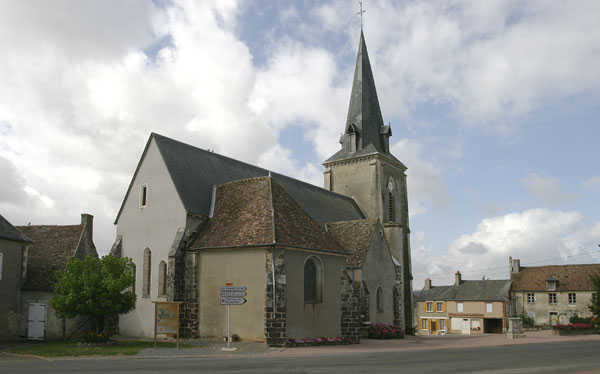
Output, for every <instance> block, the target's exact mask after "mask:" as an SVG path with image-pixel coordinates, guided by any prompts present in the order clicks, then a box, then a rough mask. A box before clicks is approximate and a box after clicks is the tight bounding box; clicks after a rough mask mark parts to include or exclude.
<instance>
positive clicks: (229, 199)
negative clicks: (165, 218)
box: [191, 177, 347, 254]
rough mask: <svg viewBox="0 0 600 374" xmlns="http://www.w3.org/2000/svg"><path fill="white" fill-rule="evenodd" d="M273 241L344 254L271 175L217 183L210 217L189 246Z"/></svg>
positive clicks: (206, 246) (224, 245) (233, 245)
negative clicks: (212, 212)
mask: <svg viewBox="0 0 600 374" xmlns="http://www.w3.org/2000/svg"><path fill="white" fill-rule="evenodd" d="M273 244H276V245H281V246H292V247H299V248H305V249H313V250H320V251H327V252H337V253H343V254H347V252H346V251H345V250H344V249H343V248H342V247H341V246H340V245H339V244H338V243H337V242H336V241H335V240H334V239H333V238H332V237H331V235H329V234H328V233H327V232H325V230H324V229H323V228H322V226H320V225H318V224H317V222H315V221H314V220H313V219H312V218H311V217H310V216H309V215H308V214H307V213H306V212H305V211H304V210H303V209H302V207H300V205H299V204H298V203H296V201H295V200H294V199H292V197H291V196H290V195H289V194H288V193H287V192H286V190H285V189H284V188H283V187H282V186H280V185H279V183H277V181H276V180H275V179H274V178H271V177H258V178H252V179H245V180H240V181H235V182H229V183H225V184H222V185H219V186H217V188H216V193H215V207H214V214H213V217H212V218H210V219H209V220H208V221H207V223H206V224H205V225H204V226H203V227H202V229H201V230H200V233H199V234H198V237H197V238H196V239H195V240H194V242H193V243H192V245H191V248H215V247H216V248H218V247H240V246H241V247H244V246H250V245H252V246H254V245H273Z"/></svg>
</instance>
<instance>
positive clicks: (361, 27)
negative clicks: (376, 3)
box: [356, 1, 366, 31]
mask: <svg viewBox="0 0 600 374" xmlns="http://www.w3.org/2000/svg"><path fill="white" fill-rule="evenodd" d="M358 4H359V5H360V11H359V12H358V13H356V14H359V15H360V30H361V31H362V29H363V22H362V15H363V13H364V12H366V10H363V7H362V1H359V2H358Z"/></svg>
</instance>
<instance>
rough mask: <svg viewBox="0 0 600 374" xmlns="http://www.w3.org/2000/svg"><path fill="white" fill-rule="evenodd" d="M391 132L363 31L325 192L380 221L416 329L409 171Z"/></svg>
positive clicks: (406, 322)
mask: <svg viewBox="0 0 600 374" xmlns="http://www.w3.org/2000/svg"><path fill="white" fill-rule="evenodd" d="M390 136H392V129H391V127H390V126H389V125H384V122H383V118H382V116H381V109H380V107H379V100H378V99H377V91H376V89H375V80H374V79H373V72H372V71H371V63H370V61H369V55H368V53H367V46H366V44H365V39H364V35H363V32H362V30H361V32H360V41H359V45H358V55H357V57H356V67H355V70H354V81H353V83H352V92H351V94H350V105H349V107H348V116H347V118H346V123H345V125H344V132H343V133H342V135H341V137H340V140H339V142H340V143H341V149H340V150H339V151H338V152H337V153H336V154H334V155H333V156H331V157H330V158H329V159H327V160H326V161H325V162H324V163H323V166H324V167H325V172H324V177H325V188H326V189H328V190H330V191H334V192H337V193H339V194H342V195H346V196H350V197H352V198H354V200H356V202H357V203H358V205H359V206H360V207H361V209H362V210H363V212H364V213H365V214H366V215H367V216H368V217H369V218H379V220H380V221H381V223H382V224H383V226H384V231H385V236H386V239H387V242H388V245H389V247H390V249H391V251H392V254H393V256H394V258H395V260H396V261H397V262H398V263H399V266H400V268H401V281H402V287H401V290H402V295H401V300H402V301H403V303H402V304H403V305H402V309H403V314H402V315H403V318H404V326H405V327H406V328H407V329H410V328H411V327H412V275H411V257H410V238H409V236H410V228H409V225H408V198H407V189H406V174H405V171H406V166H404V164H403V163H402V162H400V161H399V160H398V159H397V158H396V157H394V156H393V155H392V154H391V153H390V143H389V138H390Z"/></svg>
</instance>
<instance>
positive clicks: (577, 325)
mask: <svg viewBox="0 0 600 374" xmlns="http://www.w3.org/2000/svg"><path fill="white" fill-rule="evenodd" d="M552 328H553V329H555V330H588V329H594V328H596V326H594V325H592V324H591V323H570V324H568V325H556V326H553V327H552Z"/></svg>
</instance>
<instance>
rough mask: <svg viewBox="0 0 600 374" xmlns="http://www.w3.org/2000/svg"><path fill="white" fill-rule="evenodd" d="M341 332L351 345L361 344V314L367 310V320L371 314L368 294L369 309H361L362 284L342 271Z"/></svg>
mask: <svg viewBox="0 0 600 374" xmlns="http://www.w3.org/2000/svg"><path fill="white" fill-rule="evenodd" d="M340 291H341V308H342V316H341V317H342V318H341V324H342V325H341V332H342V338H343V339H345V340H347V341H348V342H350V343H359V342H360V334H361V324H362V323H361V317H362V318H364V315H363V314H362V313H361V309H362V311H365V310H366V313H367V318H368V313H369V307H368V294H367V308H366V309H364V308H361V292H360V291H361V290H360V284H358V283H355V282H353V281H352V278H350V276H348V274H347V273H346V271H342V276H341V285H340Z"/></svg>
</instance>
